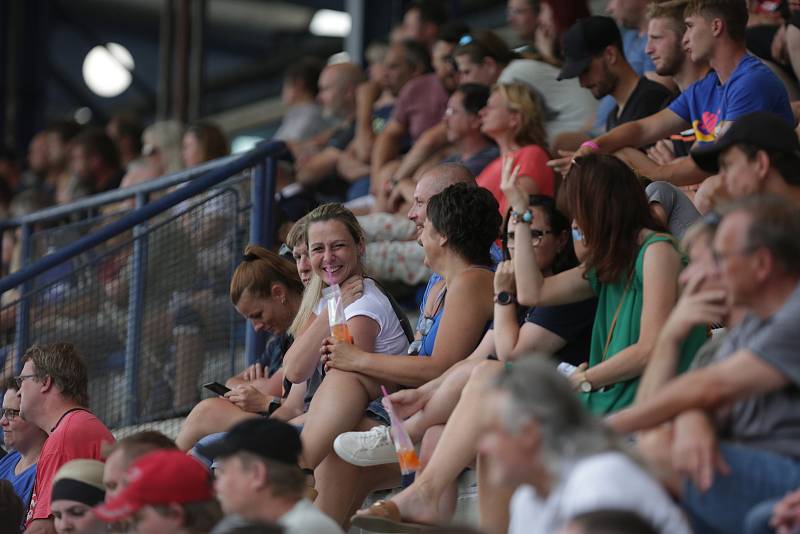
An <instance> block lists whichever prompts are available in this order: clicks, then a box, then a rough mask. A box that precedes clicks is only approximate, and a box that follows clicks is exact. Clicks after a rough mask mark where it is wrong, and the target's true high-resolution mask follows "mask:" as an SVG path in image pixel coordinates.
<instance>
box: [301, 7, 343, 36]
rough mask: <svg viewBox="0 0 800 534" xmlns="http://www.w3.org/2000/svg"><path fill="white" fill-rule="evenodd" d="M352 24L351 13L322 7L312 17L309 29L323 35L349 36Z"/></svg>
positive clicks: (315, 33)
mask: <svg viewBox="0 0 800 534" xmlns="http://www.w3.org/2000/svg"><path fill="white" fill-rule="evenodd" d="M351 26H352V21H351V20H350V13H345V12H344V11H334V10H332V9H320V10H319V11H317V12H316V13H314V16H313V17H311V23H310V24H309V25H308V31H310V32H311V33H313V34H314V35H320V36H322V37H347V36H348V35H350V27H351Z"/></svg>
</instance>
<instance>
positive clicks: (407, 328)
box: [370, 278, 414, 343]
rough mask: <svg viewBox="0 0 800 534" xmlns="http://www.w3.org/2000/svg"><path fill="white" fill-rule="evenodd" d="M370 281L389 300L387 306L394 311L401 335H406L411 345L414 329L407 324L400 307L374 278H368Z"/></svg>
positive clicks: (406, 318) (407, 321)
mask: <svg viewBox="0 0 800 534" xmlns="http://www.w3.org/2000/svg"><path fill="white" fill-rule="evenodd" d="M370 280H372V281H373V282H375V287H377V288H378V289H379V290H380V292H381V293H383V294H384V295H385V296H386V298H387V299H388V300H389V304H391V306H392V311H394V314H395V315H396V316H397V320H398V321H400V326H401V327H402V329H403V333H404V334H405V335H406V338H407V339H408V342H409V343H411V342H412V341H414V329H413V328H412V327H411V323H410V322H409V320H408V317H406V314H405V313H404V312H403V310H402V309H400V305H399V304H398V303H397V301H396V300H395V298H394V297H393V296H392V294H391V293H389V292H388V291H386V288H384V287H383V286H382V285H381V283H380V282H378V281H377V280H375V279H374V278H370Z"/></svg>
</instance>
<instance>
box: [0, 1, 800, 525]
mask: <svg viewBox="0 0 800 534" xmlns="http://www.w3.org/2000/svg"><path fill="white" fill-rule="evenodd" d="M507 9H508V21H509V24H510V25H511V27H512V29H513V30H514V31H515V33H516V34H517V37H518V39H519V41H520V43H517V44H521V45H522V46H521V47H520V48H517V49H512V48H510V47H509V46H508V44H507V43H505V42H504V41H503V40H502V39H501V38H500V37H499V36H498V35H497V34H495V33H493V32H492V31H489V30H485V29H479V30H470V29H469V28H467V27H465V26H464V25H463V24H461V23H459V22H457V21H451V20H449V19H448V16H447V11H446V10H445V9H444V8H443V5H442V4H441V3H439V2H433V1H430V0H419V1H417V2H413V3H412V4H411V7H410V8H409V9H408V11H407V12H406V13H405V15H404V18H403V22H402V25H400V26H398V27H397V28H396V29H395V30H394V31H393V32H392V34H391V41H390V42H389V43H387V44H380V43H376V44H374V45H372V46H371V47H370V49H369V51H368V54H367V57H368V60H369V62H370V65H369V68H368V69H367V70H364V69H362V67H361V66H360V65H356V64H353V63H348V62H336V63H329V64H325V63H324V62H322V61H320V60H319V59H314V58H308V59H304V60H302V61H298V62H297V63H295V64H293V65H292V67H291V68H290V69H288V70H287V72H286V73H285V78H284V84H283V91H282V100H283V102H284V104H285V106H286V114H285V116H284V119H283V122H282V124H281V126H280V127H279V129H278V130H277V133H276V134H275V138H276V139H279V140H282V141H284V142H285V143H286V146H287V150H286V152H285V155H284V156H283V157H282V158H281V162H280V164H279V175H280V176H279V185H280V188H279V192H278V194H277V195H276V204H275V209H276V210H277V212H278V213H277V214H276V218H277V220H279V221H280V222H281V225H280V229H279V232H278V237H279V238H280V240H281V242H282V243H283V246H282V247H281V248H280V250H278V249H276V250H267V249H265V248H263V247H260V246H257V245H248V246H247V247H246V248H244V251H243V255H242V256H241V258H240V259H239V261H238V262H236V263H237V265H236V267H235V269H234V270H233V271H232V273H228V271H226V270H225V268H224V267H225V266H223V265H218V264H216V263H215V262H214V260H213V257H212V256H213V255H211V254H208V252H207V251H208V250H209V249H210V248H212V247H214V246H216V245H217V244H219V243H220V242H223V241H224V240H225V239H235V237H233V238H232V237H231V236H230V235H228V234H226V233H225V232H224V228H225V227H226V226H227V225H228V222H229V221H228V219H226V218H227V217H229V216H230V215H229V214H228V213H227V212H226V211H225V209H224V207H223V206H222V204H221V203H220V201H219V200H218V199H216V197H213V196H211V197H209V196H208V194H204V195H203V198H202V200H203V201H204V202H205V204H204V208H203V209H202V210H200V211H198V213H197V214H196V217H195V218H193V219H192V220H185V221H183V222H182V223H181V224H180V225H176V228H175V229H174V230H173V233H172V234H170V235H165V236H162V237H160V238H159V237H157V236H156V237H154V239H151V240H150V243H149V244H148V255H149V256H153V257H158V254H164V250H165V249H164V243H170V245H169V246H170V247H173V248H174V250H170V252H169V254H170V255H172V256H174V257H179V256H181V255H185V256H186V257H188V258H190V261H189V263H190V264H191V265H193V267H192V269H191V278H192V279H194V278H197V279H198V280H200V281H201V282H200V283H197V282H196V281H195V280H192V283H191V284H187V285H186V286H180V287H177V286H175V284H174V283H172V282H170V283H165V284H164V285H162V286H159V285H154V286H153V287H149V288H148V289H147V291H148V298H149V299H150V300H151V301H152V303H151V304H149V305H148V306H147V307H146V308H145V315H146V317H145V319H144V320H143V324H142V328H141V332H142V336H143V338H147V339H150V341H148V342H147V343H145V344H144V345H145V350H144V353H145V355H146V359H145V360H144V361H143V363H142V364H141V365H140V367H141V368H142V369H144V371H141V370H140V372H144V373H148V372H149V373H152V370H153V369H154V368H158V369H162V368H163V369H171V371H170V372H171V374H168V375H166V376H167V378H166V379H165V378H163V377H162V380H167V381H168V382H170V389H169V391H170V393H171V394H170V395H168V397H169V398H167V399H166V400H165V399H164V398H163V394H162V399H161V402H162V403H166V404H168V405H171V406H172V407H173V408H179V409H181V410H184V413H188V415H187V417H186V418H185V419H184V420H183V422H182V426H181V428H180V431H179V432H178V433H177V435H176V436H175V440H174V441H173V440H172V439H170V438H168V437H167V436H165V435H163V434H161V433H159V432H155V431H152V430H150V431H142V432H138V433H133V434H131V435H128V436H127V437H124V438H122V439H119V440H118V441H116V442H115V439H114V436H113V435H112V434H111V433H110V431H109V430H108V428H107V427H106V425H105V424H104V422H103V421H101V418H100V417H98V416H97V415H95V414H94V413H92V412H91V411H90V410H89V409H88V406H89V404H88V394H89V379H88V367H87V363H86V360H85V359H84V357H83V356H81V355H80V354H79V352H81V351H79V350H77V349H76V347H75V346H73V345H72V344H70V343H64V342H55V343H44V342H43V343H40V344H34V345H32V346H31V347H29V348H27V350H26V351H25V356H24V359H23V362H22V363H23V367H22V369H21V371H20V372H19V374H18V375H17V376H13V378H12V377H11V375H12V373H11V371H12V367H11V360H12V359H11V358H10V357H6V366H5V370H4V376H5V377H6V378H7V379H9V380H7V382H6V383H5V388H4V389H5V394H4V396H3V404H2V412H1V416H0V426H2V428H3V435H4V442H5V446H6V447H7V448H8V449H9V450H10V452H9V453H8V454H6V455H5V456H4V457H2V458H0V514H2V519H3V520H2V521H0V523H2V524H1V525H0V532H20V531H21V530H24V531H25V532H28V533H33V534H38V533H50V532H57V533H59V534H61V533H62V532H84V533H89V534H93V533H95V532H98V533H99V532H106V531H108V530H109V529H111V530H112V531H115V532H138V533H144V534H149V533H161V532H176V533H193V534H194V533H209V532H211V533H215V534H224V533H229V532H286V533H289V534H300V533H311V534H314V533H319V534H335V533H342V532H344V531H346V530H347V529H349V528H351V527H354V528H355V527H357V528H361V529H364V530H366V531H373V532H420V531H431V532H471V530H470V529H469V528H468V527H464V528H463V529H461V527H454V526H452V525H451V524H450V523H452V521H453V518H454V516H455V514H456V507H457V496H458V480H459V477H460V475H461V474H462V473H464V471H465V470H474V471H475V472H476V480H477V504H476V506H477V508H478V514H477V515H478V518H479V520H478V521H479V524H478V525H473V526H479V527H480V528H481V529H482V531H483V532H486V533H489V534H499V533H502V532H510V533H513V534H521V533H523V532H524V533H542V534H544V533H556V532H558V533H562V534H575V533H586V534H591V533H594V534H612V533H615V534H625V533H648V534H649V533H653V532H658V533H663V534H673V533H675V534H682V533H691V532H694V533H697V534H701V533H710V534H714V533H726V534H729V533H743V534H760V533H766V532H777V533H779V534H791V533H793V532H800V418H799V417H798V414H800V359H798V349H799V348H800V337H799V336H800V334H798V329H797V327H796V326H797V317H798V313H800V309H799V308H800V300H799V299H800V211H798V206H800V140H799V139H798V135H797V130H796V128H797V118H796V116H795V111H794V110H797V109H800V106H798V105H795V104H797V103H795V102H792V101H791V96H790V95H792V94H796V90H797V87H796V83H797V79H796V74H797V73H795V72H794V70H793V67H794V66H795V65H796V64H798V63H800V47H798V44H800V43H799V42H798V41H800V34H798V33H797V32H799V31H800V29H798V28H800V15H799V13H800V7H798V6H797V5H795V3H793V2H789V3H786V2H777V3H776V2H753V3H751V4H748V3H747V2H745V1H744V0H661V1H659V0H649V1H648V0H611V2H610V3H609V5H608V13H609V14H610V15H611V17H608V16H600V15H594V16H591V15H589V10H588V7H587V5H586V4H585V2H582V1H580V0H569V1H563V2H555V1H553V0H541V1H539V0H508V2H507ZM762 26H768V27H770V28H771V29H770V28H763V27H762ZM765 36H766V37H765ZM765 39H766V40H767V41H769V46H764V40H765ZM749 50H752V53H751V51H749ZM598 125H599V126H598ZM226 154H228V145H227V142H226V139H225V136H224V134H223V133H222V132H221V131H220V130H219V129H218V128H216V127H215V126H213V125H211V124H209V123H198V124H194V125H191V126H189V127H186V128H185V127H184V126H183V125H180V124H178V123H176V122H172V121H167V122H159V123H156V124H153V125H151V126H149V127H148V128H146V129H144V130H142V128H141V127H140V126H139V125H138V123H137V121H136V120H135V119H134V118H131V117H128V116H124V115H119V116H116V117H114V118H113V119H112V120H111V121H110V122H109V124H108V125H107V128H106V130H105V131H103V130H99V129H94V128H86V129H83V130H81V131H79V129H78V128H77V127H76V126H75V125H73V124H70V123H58V124H54V125H52V126H51V127H49V128H48V129H47V130H45V131H44V132H41V133H40V134H38V135H37V136H36V137H35V138H34V139H33V140H32V141H31V144H30V149H29V156H28V169H27V170H26V172H25V173H19V172H17V171H16V170H15V169H14V167H13V164H12V163H13V162H11V161H9V160H8V158H6V159H5V160H3V161H1V162H0V163H2V165H1V166H0V172H1V173H3V174H2V175H3V176H4V177H5V180H4V182H3V183H4V184H5V188H4V189H5V190H6V191H5V198H6V203H5V205H4V206H3V208H4V209H7V210H8V213H10V214H12V215H15V216H16V215H19V214H20V213H21V212H22V211H23V210H25V209H38V208H40V207H42V206H44V205H48V204H53V203H65V202H70V201H71V200H74V199H76V198H78V197H80V196H83V195H87V194H94V193H99V192H103V191H108V190H110V189H113V188H116V187H127V186H132V185H135V184H138V183H142V182H144V181H147V180H150V179H153V178H156V177H159V176H163V175H165V174H169V173H171V172H174V171H176V170H178V169H180V168H183V167H192V166H196V165H200V164H202V163H204V162H206V161H209V160H213V159H217V158H220V157H223V156H225V155H226ZM187 206H188V204H187V205H179V206H177V207H176V208H175V212H174V213H183V212H184V211H185V210H186V209H187ZM195 225H202V226H203V230H202V231H195V228H194V226H195ZM220 229H222V230H220ZM13 240H14V238H13V237H12V239H11V240H10V241H9V242H8V243H6V242H5V239H4V243H3V260H4V266H3V267H4V272H8V269H13V268H18V265H14V266H12V265H11V262H12V258H13V257H14V254H13V253H12V251H13V249H14V247H15V243H14V242H13ZM160 240H161V241H160ZM153 243H155V245H154V244H153ZM175 243H180V244H181V246H182V247H184V248H185V250H184V251H183V252H181V250H182V249H181V248H180V247H178V246H176V245H174V244H175ZM159 245H160V246H161V248H159ZM228 245H230V243H228ZM7 246H8V247H9V248H10V249H11V250H9V251H7ZM6 261H8V263H9V264H8V265H6ZM129 261H130V258H129V256H128V255H125V254H122V255H120V256H115V257H114V258H113V262H111V263H112V264H113V265H107V266H106V267H107V268H106V270H105V272H104V278H103V280H104V284H105V286H104V287H105V291H106V294H107V295H108V297H109V300H110V301H111V303H110V304H111V305H112V306H113V305H116V306H117V307H122V306H121V305H122V304H124V303H125V299H126V298H127V294H128V288H127V283H128V282H127V280H128V278H129V269H130V266H129ZM17 262H18V260H17ZM163 265H164V263H163V262H162V263H158V264H153V265H152V266H151V265H149V264H148V273H147V276H148V277H150V276H152V277H153V279H154V280H155V279H158V272H157V270H158V268H162V267H163ZM150 271H152V272H150ZM228 277H229V278H230V280H228ZM120 279H124V280H123V281H120ZM220 279H222V281H223V283H224V284H225V285H226V286H228V288H229V291H228V294H227V295H225V294H223V293H222V292H220V291H219V287H220V284H219V283H216V284H215V283H213V282H212V281H213V280H216V281H219V280H220ZM398 287H400V288H403V289H404V293H403V294H404V296H407V295H408V294H411V295H415V296H416V301H415V303H414V304H413V305H412V307H413V306H416V307H417V310H415V313H414V317H415V319H416V321H415V322H414V323H413V324H412V323H411V322H410V321H409V320H408V317H407V313H406V311H405V310H404V309H403V306H402V305H401V304H399V303H398V299H397V298H396V295H397V291H395V289H396V288H398ZM215 288H216V289H215ZM409 288H410V289H411V291H408V289H409ZM331 295H338V297H332V296H331ZM228 298H229V299H230V302H227V299H228ZM336 298H339V304H340V305H341V310H338V311H337V308H336ZM411 300H412V301H413V300H415V299H414V298H412V299H411ZM231 307H232V308H233V309H234V310H235V312H236V313H238V314H239V315H240V316H241V317H242V318H244V319H245V320H246V321H247V322H248V323H249V325H250V327H252V328H253V329H254V330H255V331H256V332H260V333H265V334H267V336H266V339H267V341H266V343H265V345H264V348H263V353H262V354H261V356H260V357H259V359H258V361H257V362H256V363H254V364H252V365H251V366H249V367H247V368H246V369H243V370H237V371H239V372H238V374H235V375H234V376H230V377H229V378H228V380H227V381H226V384H225V386H224V387H223V388H222V390H221V391H219V394H218V395H217V396H214V397H211V398H206V399H205V400H201V401H200V402H198V400H199V399H200V374H201V366H202V362H203V360H202V358H200V357H198V356H197V354H198V353H202V352H203V351H204V350H205V346H206V345H207V344H208V341H207V337H206V336H207V332H206V330H207V328H209V327H210V326H211V325H214V324H218V323H222V322H223V321H222V319H221V318H222V317H223V316H224V314H226V313H229V312H230V311H231ZM111 309H112V308H111V307H106V308H103V309H102V310H98V311H97V313H99V314H103V313H106V314H108V313H109V310H111ZM12 311H13V309H12ZM338 312H341V313H340V315H341V317H338V316H337V314H338ZM118 314H119V312H118ZM123 318H124V316H123ZM337 320H338V321H343V322H344V326H346V328H345V329H344V330H345V333H342V331H341V327H342V325H341V324H338V323H337V324H336V327H337V328H334V326H333V325H334V323H335V321H337ZM0 323H1V324H2V326H3V328H4V329H12V328H13V316H12V317H6V316H2V317H0ZM164 324H167V325H170V327H171V328H170V331H171V333H170V334H168V335H161V336H159V335H152V332H155V331H156V329H157V328H159V327H163V325H164ZM63 331H64V332H67V331H68V329H66V328H65V329H64V330H63ZM58 341H64V340H58ZM7 352H8V351H7ZM167 354H169V357H168V356H167ZM84 356H86V357H88V358H89V359H91V358H92V356H93V355H92V354H84ZM170 358H171V361H172V364H171V367H170V366H169V365H166V366H165V365H164V361H166V360H168V359H170ZM154 362H155V363H154ZM142 376H146V375H145V374H143V375H142ZM144 382H147V381H146V380H145V381H144ZM159 384H160V383H158V384H156V386H155V387H154V386H153V385H152V384H146V383H145V384H144V385H142V386H141V387H140V389H141V392H140V393H141V395H142V396H143V397H150V400H149V402H150V404H146V405H145V408H144V409H145V411H148V410H149V411H156V412H157V409H156V408H157V407H158V406H159V405H158V403H157V402H156V401H154V400H153V399H154V398H156V397H154V395H155V393H154V392H155V391H157V390H158V389H159ZM217 386H220V387H222V386H221V385H219V384H218V385H217ZM148 387H149V388H150V389H147V388H148ZM154 403H155V404H154ZM390 412H391V413H390ZM107 422H108V421H107ZM391 423H394V425H393V426H391ZM404 436H406V437H407V438H408V439H409V440H410V441H411V442H412V443H413V444H414V445H415V447H416V449H417V450H418V456H419V457H418V458H417V457H416V456H415V455H416V454H417V453H415V452H411V451H409V450H405V449H404V450H403V451H401V450H400V445H401V441H402V440H403V439H404ZM401 452H402V454H401ZM380 490H391V491H390V492H389V493H388V495H387V498H385V499H383V500H378V501H375V502H372V501H370V500H368V498H369V496H370V494H372V493H374V492H376V491H380ZM365 502H367V503H369V506H367V507H364V504H365ZM362 508H363V509H362ZM6 517H8V518H9V519H8V520H6V519H5V518H6ZM3 529H5V530H3Z"/></svg>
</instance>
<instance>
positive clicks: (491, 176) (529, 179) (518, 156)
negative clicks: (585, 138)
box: [475, 145, 555, 216]
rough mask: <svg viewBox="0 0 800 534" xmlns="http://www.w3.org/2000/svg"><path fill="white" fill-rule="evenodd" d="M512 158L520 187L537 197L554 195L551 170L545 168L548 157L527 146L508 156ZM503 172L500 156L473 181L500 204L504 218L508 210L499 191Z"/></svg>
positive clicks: (542, 152) (537, 147) (541, 149)
mask: <svg viewBox="0 0 800 534" xmlns="http://www.w3.org/2000/svg"><path fill="white" fill-rule="evenodd" d="M510 155H511V156H512V157H513V158H514V165H515V166H516V165H519V166H520V170H519V175H520V177H521V178H522V186H523V188H525V189H526V190H528V191H532V192H533V193H535V194H537V195H547V196H550V197H552V196H553V195H554V193H555V191H554V187H555V183H554V180H553V169H551V168H550V167H548V166H547V161H548V160H549V159H550V155H549V154H548V153H547V151H546V150H545V149H543V148H542V147H540V146H538V145H528V146H524V147H522V148H520V149H519V150H515V151H514V152H511V154H510ZM502 171H503V157H502V156H500V157H499V158H497V159H496V160H494V161H493V162H491V163H490V164H489V165H487V166H486V168H485V169H483V172H481V173H480V174H479V175H478V177H477V178H476V179H475V181H476V182H477V183H478V185H479V186H481V187H484V188H486V189H488V190H489V191H490V192H491V193H492V195H494V198H495V200H497V203H498V204H500V214H501V215H503V216H505V214H506V210H507V209H508V202H506V196H505V195H504V194H503V192H502V191H501V190H500V175H501V173H502Z"/></svg>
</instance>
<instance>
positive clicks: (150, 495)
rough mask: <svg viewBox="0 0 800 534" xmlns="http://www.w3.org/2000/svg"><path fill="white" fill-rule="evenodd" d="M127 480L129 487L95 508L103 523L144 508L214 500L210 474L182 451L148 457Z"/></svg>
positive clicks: (133, 467)
mask: <svg viewBox="0 0 800 534" xmlns="http://www.w3.org/2000/svg"><path fill="white" fill-rule="evenodd" d="M125 477H126V478H127V481H128V485H127V486H125V488H124V489H123V490H122V491H121V492H120V493H119V494H118V495H117V496H116V497H114V498H113V499H112V500H111V501H109V502H107V503H105V504H101V505H99V506H96V507H95V508H94V513H95V515H96V516H97V517H98V518H100V519H101V520H102V521H105V522H107V523H115V522H117V521H124V520H125V519H128V518H129V517H131V516H132V515H133V514H134V513H136V512H137V511H138V510H139V509H140V508H142V507H143V506H160V505H167V504H170V503H179V504H183V503H190V502H202V501H210V500H212V499H214V492H213V485H212V482H211V473H209V471H208V470H207V469H206V468H205V466H204V465H203V464H201V463H200V462H199V461H198V460H197V459H195V458H194V457H192V456H189V455H188V454H185V453H183V452H180V451H174V450H160V451H154V452H151V453H148V454H145V455H144V456H142V457H140V458H138V459H137V460H136V461H135V462H134V463H133V464H132V465H131V466H130V467H129V468H128V470H127V472H126V473H125Z"/></svg>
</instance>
